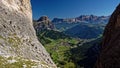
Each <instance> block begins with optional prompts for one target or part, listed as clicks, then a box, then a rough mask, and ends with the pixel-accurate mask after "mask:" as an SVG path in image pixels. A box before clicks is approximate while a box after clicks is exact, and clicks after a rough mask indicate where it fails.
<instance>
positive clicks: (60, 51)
mask: <svg viewBox="0 0 120 68" xmlns="http://www.w3.org/2000/svg"><path fill="white" fill-rule="evenodd" d="M34 24H35V25H34V28H35V30H36V33H37V36H38V39H39V41H40V42H41V43H42V44H43V46H44V47H45V48H46V50H47V51H48V52H49V54H50V56H51V58H52V59H53V61H54V62H55V64H56V65H57V66H58V67H60V68H81V67H87V66H89V68H92V67H93V66H94V63H95V61H96V58H97V55H98V54H99V51H100V50H99V49H100V47H99V45H100V44H101V37H102V33H103V30H104V27H105V25H106V24H104V23H98V24H95V23H94V24H93V23H85V22H82V23H81V22H80V23H79V22H78V23H68V22H61V23H59V22H58V23H57V22H56V23H53V22H52V21H50V19H49V18H48V17H47V16H42V17H40V18H39V20H36V21H35V20H34ZM39 24H41V25H43V26H41V25H39ZM91 59H92V60H91ZM86 62H87V63H86Z"/></svg>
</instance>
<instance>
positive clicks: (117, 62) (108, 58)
mask: <svg viewBox="0 0 120 68" xmlns="http://www.w3.org/2000/svg"><path fill="white" fill-rule="evenodd" d="M95 68H120V4H119V5H118V7H117V8H116V10H115V11H114V12H113V14H112V16H111V18H110V20H109V23H108V24H107V26H106V28H105V31H104V36H103V43H102V51H101V54H100V56H99V58H98V60H97V63H96V67H95Z"/></svg>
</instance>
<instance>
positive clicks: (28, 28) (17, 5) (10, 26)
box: [0, 0, 56, 68]
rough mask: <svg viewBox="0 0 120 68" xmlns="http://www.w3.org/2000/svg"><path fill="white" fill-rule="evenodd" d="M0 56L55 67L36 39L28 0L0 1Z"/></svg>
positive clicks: (46, 67)
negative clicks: (21, 58)
mask: <svg viewBox="0 0 120 68" xmlns="http://www.w3.org/2000/svg"><path fill="white" fill-rule="evenodd" d="M0 56H19V57H23V58H24V59H28V60H35V61H37V62H39V64H40V66H43V68H44V67H45V68H49V67H52V68H55V67H56V66H55V65H54V63H53V61H52V60H51V58H50V56H49V54H48V53H47V51H46V50H45V48H44V47H43V46H42V44H41V43H40V42H39V41H38V39H37V37H36V34H35V30H34V28H33V22H32V10H31V5H30V0H0ZM37 68H41V67H37Z"/></svg>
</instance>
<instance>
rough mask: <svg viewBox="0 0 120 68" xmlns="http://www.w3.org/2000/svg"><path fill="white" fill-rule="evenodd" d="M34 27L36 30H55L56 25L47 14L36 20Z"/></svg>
mask: <svg viewBox="0 0 120 68" xmlns="http://www.w3.org/2000/svg"><path fill="white" fill-rule="evenodd" d="M34 28H35V30H36V32H40V31H42V30H45V29H50V30H53V29H54V28H55V26H54V24H53V23H52V22H51V21H50V19H49V18H48V17H47V16H42V17H40V18H39V19H38V20H37V21H36V22H35V21H34Z"/></svg>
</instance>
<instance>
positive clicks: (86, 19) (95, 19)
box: [52, 15, 110, 24]
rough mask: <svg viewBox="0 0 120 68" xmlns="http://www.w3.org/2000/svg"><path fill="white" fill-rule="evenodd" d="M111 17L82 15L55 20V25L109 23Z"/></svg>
mask: <svg viewBox="0 0 120 68" xmlns="http://www.w3.org/2000/svg"><path fill="white" fill-rule="evenodd" d="M109 18H110V16H96V15H80V16H79V17H75V18H65V19H64V18H54V19H53V20H52V22H53V23H105V24H106V23H107V22H108V20H109Z"/></svg>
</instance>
